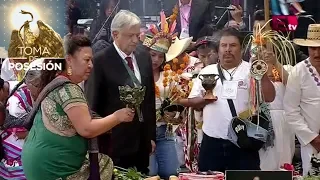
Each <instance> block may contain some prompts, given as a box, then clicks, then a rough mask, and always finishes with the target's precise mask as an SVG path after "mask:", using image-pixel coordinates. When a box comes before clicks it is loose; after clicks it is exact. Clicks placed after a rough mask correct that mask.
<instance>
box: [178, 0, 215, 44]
mask: <svg viewBox="0 0 320 180" xmlns="http://www.w3.org/2000/svg"><path fill="white" fill-rule="evenodd" d="M177 5H178V16H177V26H176V31H177V32H178V33H179V36H180V39H181V38H185V37H193V41H196V40H197V35H198V33H199V31H200V30H201V29H202V28H203V27H204V26H205V25H206V24H210V23H211V12H209V2H208V1H207V0H178V2H177Z"/></svg>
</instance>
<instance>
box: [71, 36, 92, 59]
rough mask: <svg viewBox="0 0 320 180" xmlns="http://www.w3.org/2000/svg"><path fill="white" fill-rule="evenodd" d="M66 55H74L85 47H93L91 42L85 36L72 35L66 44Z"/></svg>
mask: <svg viewBox="0 0 320 180" xmlns="http://www.w3.org/2000/svg"><path fill="white" fill-rule="evenodd" d="M65 46H66V47H65V53H66V54H67V55H74V53H75V52H77V51H78V50H80V49H81V48H83V47H91V41H90V39H89V38H88V37H86V36H84V35H72V36H71V37H70V38H69V39H68V40H67V42H66V43H65Z"/></svg>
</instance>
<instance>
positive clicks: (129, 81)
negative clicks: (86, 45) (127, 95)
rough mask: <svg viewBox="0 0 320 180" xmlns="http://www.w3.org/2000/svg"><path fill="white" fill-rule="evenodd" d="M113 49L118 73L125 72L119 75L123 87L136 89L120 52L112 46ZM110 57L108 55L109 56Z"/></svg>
mask: <svg viewBox="0 0 320 180" xmlns="http://www.w3.org/2000/svg"><path fill="white" fill-rule="evenodd" d="M112 48H113V53H112V54H114V57H115V59H114V62H113V63H114V65H115V67H114V68H115V69H116V70H117V71H118V72H123V73H120V74H118V75H119V76H120V77H119V78H118V79H119V81H122V82H121V84H123V85H129V86H131V87H134V83H133V81H132V79H131V77H130V75H129V73H128V71H127V69H126V67H125V66H124V64H123V59H122V58H121V56H120V55H119V53H118V51H117V50H116V48H115V47H114V45H112ZM107 56H108V55H107Z"/></svg>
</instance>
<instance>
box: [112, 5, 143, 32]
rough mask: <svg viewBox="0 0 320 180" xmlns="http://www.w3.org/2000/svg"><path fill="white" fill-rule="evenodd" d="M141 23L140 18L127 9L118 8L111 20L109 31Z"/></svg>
mask: <svg viewBox="0 0 320 180" xmlns="http://www.w3.org/2000/svg"><path fill="white" fill-rule="evenodd" d="M138 24H141V20H140V18H139V17H138V16H137V15H136V14H134V13H133V12H130V11H128V10H120V11H119V12H118V13H117V14H116V15H115V16H114V18H113V20H112V22H111V32H113V31H119V30H121V29H122V28H124V27H132V26H134V25H138Z"/></svg>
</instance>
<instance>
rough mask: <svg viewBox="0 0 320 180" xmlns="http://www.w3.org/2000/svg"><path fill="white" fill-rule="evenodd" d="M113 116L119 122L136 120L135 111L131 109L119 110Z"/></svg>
mask: <svg viewBox="0 0 320 180" xmlns="http://www.w3.org/2000/svg"><path fill="white" fill-rule="evenodd" d="M113 115H114V116H115V117H116V118H117V119H118V121H119V122H121V123H123V122H131V121H132V120H133V118H134V115H135V111H134V110H133V109H130V108H123V109H119V110H118V111H116V112H114V113H113Z"/></svg>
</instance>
